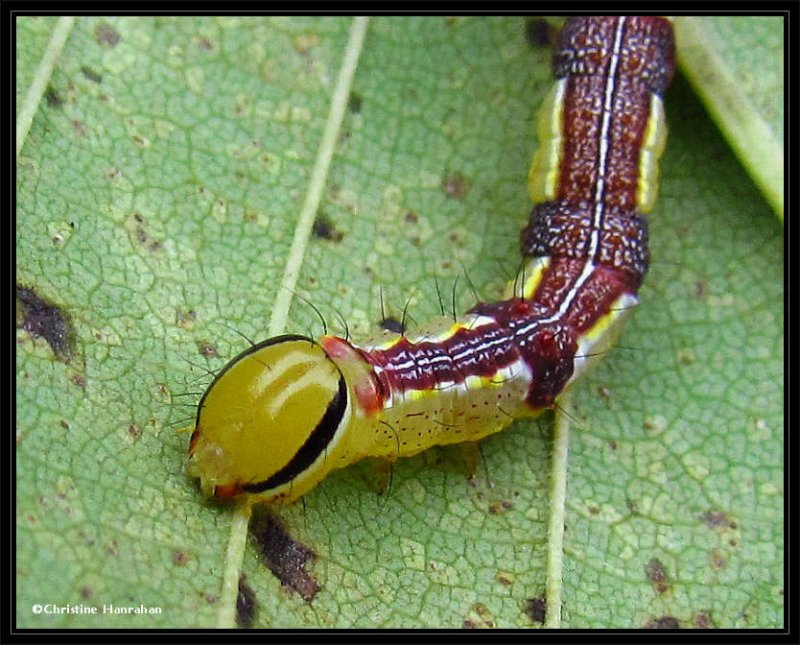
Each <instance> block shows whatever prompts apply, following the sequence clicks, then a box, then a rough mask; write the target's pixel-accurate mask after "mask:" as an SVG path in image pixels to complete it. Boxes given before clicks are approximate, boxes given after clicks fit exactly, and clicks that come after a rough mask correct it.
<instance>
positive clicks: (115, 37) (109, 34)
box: [94, 22, 122, 47]
mask: <svg viewBox="0 0 800 645" xmlns="http://www.w3.org/2000/svg"><path fill="white" fill-rule="evenodd" d="M94 37H95V39H96V40H97V43H98V44H99V45H108V46H109V47H116V46H117V45H118V44H119V41H120V40H122V37H121V36H120V35H119V32H118V31H117V30H116V29H114V28H113V27H112V26H111V25H109V24H108V23H107V22H101V23H100V24H99V25H97V27H95V29H94Z"/></svg>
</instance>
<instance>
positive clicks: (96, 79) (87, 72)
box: [81, 65, 103, 83]
mask: <svg viewBox="0 0 800 645" xmlns="http://www.w3.org/2000/svg"><path fill="white" fill-rule="evenodd" d="M81 73H82V74H83V75H84V76H85V77H86V78H88V79H89V80H90V81H92V83H102V82H103V75H102V74H101V73H100V72H96V71H94V70H93V69H92V68H91V67H87V66H86V65H84V66H83V67H81Z"/></svg>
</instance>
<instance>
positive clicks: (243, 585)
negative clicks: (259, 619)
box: [236, 576, 258, 629]
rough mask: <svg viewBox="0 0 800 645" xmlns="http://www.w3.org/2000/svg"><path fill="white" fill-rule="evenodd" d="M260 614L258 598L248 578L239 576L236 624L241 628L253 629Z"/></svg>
mask: <svg viewBox="0 0 800 645" xmlns="http://www.w3.org/2000/svg"><path fill="white" fill-rule="evenodd" d="M257 615H258V600H257V599H256V592H255V590H254V589H253V588H252V587H251V586H250V585H249V584H248V583H247V578H245V576H241V577H240V578H239V595H237V596H236V625H237V626H238V627H239V629H252V627H253V623H254V622H255V619H256V616H257Z"/></svg>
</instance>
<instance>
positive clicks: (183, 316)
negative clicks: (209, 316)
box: [175, 309, 197, 329]
mask: <svg viewBox="0 0 800 645" xmlns="http://www.w3.org/2000/svg"><path fill="white" fill-rule="evenodd" d="M196 322H197V312H196V311H195V310H194V309H178V311H176V312H175V324H176V325H178V327H181V328H182V329H192V328H194V324H195V323H196Z"/></svg>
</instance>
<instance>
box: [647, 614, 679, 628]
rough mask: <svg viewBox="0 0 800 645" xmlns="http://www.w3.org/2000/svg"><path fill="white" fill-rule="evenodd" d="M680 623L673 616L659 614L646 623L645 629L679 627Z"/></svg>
mask: <svg viewBox="0 0 800 645" xmlns="http://www.w3.org/2000/svg"><path fill="white" fill-rule="evenodd" d="M680 626H681V625H680V623H679V622H678V619H677V618H675V617H674V616H660V617H659V618H654V619H653V620H651V621H650V622H649V623H647V624H646V625H645V626H644V628H645V629H680Z"/></svg>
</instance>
